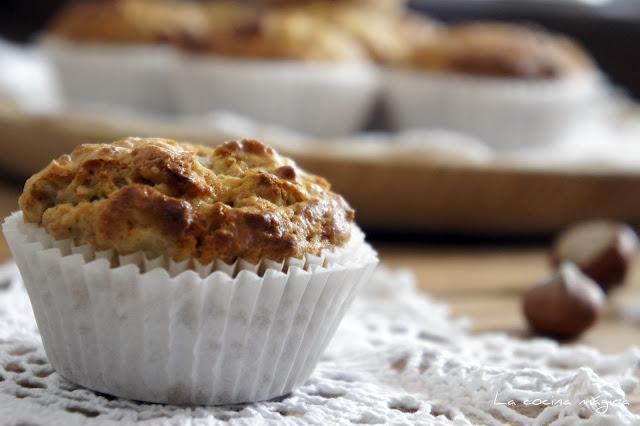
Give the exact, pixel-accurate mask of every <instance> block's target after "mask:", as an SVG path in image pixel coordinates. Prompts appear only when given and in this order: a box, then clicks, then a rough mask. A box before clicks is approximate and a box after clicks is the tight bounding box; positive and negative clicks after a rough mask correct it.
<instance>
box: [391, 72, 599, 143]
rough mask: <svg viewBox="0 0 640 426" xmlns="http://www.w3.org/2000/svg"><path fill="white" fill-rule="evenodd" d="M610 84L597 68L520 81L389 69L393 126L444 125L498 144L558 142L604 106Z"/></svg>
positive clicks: (436, 126) (597, 113)
mask: <svg viewBox="0 0 640 426" xmlns="http://www.w3.org/2000/svg"><path fill="white" fill-rule="evenodd" d="M605 97H606V90H605V88H604V84H603V82H602V80H601V78H600V76H598V75H596V74H593V73H586V72H585V73H584V75H580V76H575V77H573V78H567V79H565V80H562V81H538V82H535V81H522V80H515V79H499V78H481V77H473V76H464V75H456V74H445V73H438V74H436V73H429V72H415V71H407V70H390V71H388V72H387V74H386V102H387V110H388V113H389V116H390V122H391V123H392V126H393V127H394V129H395V130H406V129H419V128H445V129H450V130H456V131H460V132H463V133H466V134H468V135H470V136H473V137H476V138H479V139H481V140H483V141H484V142H486V143H487V144H489V145H491V146H494V147H497V148H505V147H514V146H523V145H536V144H544V143H555V142H558V141H561V140H564V138H566V137H568V135H570V134H571V132H573V131H575V130H576V129H578V128H579V127H580V125H581V124H583V123H585V122H586V121H589V120H593V119H597V118H598V116H599V115H600V113H601V112H602V106H603V104H604V102H602V100H603V98H605Z"/></svg>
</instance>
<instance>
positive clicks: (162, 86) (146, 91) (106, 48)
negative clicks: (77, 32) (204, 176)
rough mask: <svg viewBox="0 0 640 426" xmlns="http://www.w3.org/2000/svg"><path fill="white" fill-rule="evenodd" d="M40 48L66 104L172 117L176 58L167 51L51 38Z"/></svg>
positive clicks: (45, 39) (143, 46)
mask: <svg viewBox="0 0 640 426" xmlns="http://www.w3.org/2000/svg"><path fill="white" fill-rule="evenodd" d="M38 48H39V49H40V51H41V52H42V53H43V54H44V55H45V57H46V58H47V59H48V61H49V62H50V63H51V65H52V67H53V70H54V72H55V75H56V78H57V81H58V84H59V86H60V89H61V92H62V95H63V97H64V101H65V102H66V103H67V104H70V105H93V106H101V105H111V106H119V107H121V108H127V109H134V110H141V111H144V112H146V113H175V112H176V111H177V107H176V101H175V98H174V94H173V89H172V83H171V79H172V78H173V76H174V73H175V70H174V69H175V67H177V65H178V54H177V52H176V51H175V49H174V48H172V47H170V46H161V45H157V46H154V45H152V44H146V45H145V44H131V45H117V44H105V43H89V42H87V43H78V42H72V41H65V40H61V39H57V38H55V37H46V38H43V39H42V40H40V42H39V44H38Z"/></svg>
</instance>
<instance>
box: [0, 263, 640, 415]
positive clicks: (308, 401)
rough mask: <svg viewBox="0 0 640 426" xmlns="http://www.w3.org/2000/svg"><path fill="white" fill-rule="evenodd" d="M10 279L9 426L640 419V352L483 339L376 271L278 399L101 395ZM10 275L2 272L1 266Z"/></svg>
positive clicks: (2, 310) (0, 385)
mask: <svg viewBox="0 0 640 426" xmlns="http://www.w3.org/2000/svg"><path fill="white" fill-rule="evenodd" d="M6 271H8V273H9V275H11V276H12V277H13V279H11V280H4V285H3V281H2V280H1V279H0V423H1V424H2V425H11V426H18V425H22V426H25V425H29V426H35V425H65V426H73V425H80V424H87V425H111V424H114V425H115V424H127V423H136V424H148V425H156V424H162V425H194V426H195V425H213V424H222V423H226V422H228V423H230V424H234V425H235V424H243V425H252V424H265V423H267V424H271V423H273V424H276V423H277V424H314V425H333V424H338V425H341V424H344V425H350V424H398V425H400V424H407V425H469V424H483V425H494V424H505V423H507V424H516V425H549V424H553V425H609V424H614V425H617V424H623V425H624V424H628V425H632V424H636V425H637V424H640V416H636V415H634V414H632V413H631V412H630V411H629V409H628V408H629V407H628V405H627V403H626V400H625V398H626V393H628V392H631V391H632V390H633V388H634V387H635V386H636V383H637V379H636V377H635V369H636V367H637V365H638V361H639V360H640V350H639V349H638V348H633V349H630V350H629V351H627V352H624V353H620V354H615V355H603V354H601V353H599V352H598V351H596V350H594V349H590V348H587V347H562V346H558V345H557V344H556V343H554V342H552V341H549V340H530V341H520V340H517V339H515V338H511V337H507V336H505V335H501V334H491V335H480V336H473V335H471V334H469V333H468V332H467V331H466V326H465V322H464V321H460V320H453V319H451V318H450V316H449V313H448V310H447V307H446V306H444V305H442V304H441V303H438V302H436V301H434V300H432V299H430V298H428V297H427V296H424V295H422V294H420V293H419V292H417V290H416V289H415V287H414V278H413V276H412V275H411V274H409V273H403V272H390V271H388V270H385V269H384V268H380V269H378V271H377V272H376V273H375V275H374V277H373V279H372V282H371V283H370V285H369V286H368V287H367V288H366V290H365V291H364V292H363V294H361V295H360V297H359V298H358V300H357V301H356V302H355V304H354V306H353V307H352V309H351V310H350V312H349V313H348V314H347V317H346V318H345V320H344V322H343V325H342V326H341V328H340V329H339V330H338V332H337V335H336V338H335V339H334V341H333V342H332V344H331V346H330V348H329V349H328V351H327V353H326V354H325V356H324V357H323V360H322V361H321V362H320V364H319V365H318V367H317V369H316V371H315V373H314V375H313V376H312V378H311V379H309V381H308V382H307V383H306V384H305V385H304V386H302V387H301V388H299V389H298V390H296V391H295V392H293V393H292V394H291V395H288V396H285V397H283V398H280V399H279V400H277V401H270V402H263V403H257V404H250V405H243V406H232V407H193V408H186V407H175V406H166V405H156V404H146V403H137V402H133V401H128V400H120V399H116V398H113V397H110V396H108V395H103V394H97V393H95V392H92V391H89V390H86V389H83V388H81V387H79V386H76V385H74V384H73V383H70V382H67V381H66V380H64V379H62V378H61V377H60V376H58V375H57V374H56V373H55V372H54V371H53V369H52V368H51V367H50V366H49V364H48V362H47V359H46V357H45V354H44V352H43V349H42V344H41V341H40V337H39V335H38V331H37V328H36V325H35V321H34V319H33V315H32V311H31V306H30V304H29V300H28V297H27V295H26V292H25V290H24V289H23V287H22V284H21V283H20V282H19V279H18V278H17V273H16V271H15V267H13V265H10V266H9V267H8V268H5V272H6ZM0 275H2V274H0Z"/></svg>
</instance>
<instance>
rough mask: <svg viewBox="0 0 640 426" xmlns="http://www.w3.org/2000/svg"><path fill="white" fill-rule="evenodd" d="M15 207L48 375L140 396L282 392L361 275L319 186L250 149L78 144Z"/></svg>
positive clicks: (15, 228) (346, 226)
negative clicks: (51, 371)
mask: <svg viewBox="0 0 640 426" xmlns="http://www.w3.org/2000/svg"><path fill="white" fill-rule="evenodd" d="M20 205H21V207H22V208H23V209H24V210H23V211H21V212H17V213H14V214H13V215H11V216H10V217H9V218H7V219H6V220H5V222H4V224H3V227H2V228H3V232H4V234H5V237H6V239H7V242H8V243H9V246H10V247H11V250H12V252H13V254H14V257H15V259H16V263H17V264H18V267H19V269H20V271H21V274H22V276H23V280H24V283H25V285H26V287H27V289H28V291H29V296H30V299H31V303H32V305H33V309H34V313H35V315H36V320H37V322H38V327H39V330H40V334H41V335H42V338H43V343H44V346H45V350H46V352H47V356H48V358H49V359H50V361H51V364H52V365H53V366H54V367H55V368H56V370H57V371H58V373H59V374H61V375H62V376H63V377H65V378H67V379H68V380H71V381H73V382H75V383H79V384H81V385H83V386H86V387H88V388H90V389H93V390H97V391H100V392H105V393H109V394H113V395H117V396H120V397H124V398H130V399H135V400H141V401H152V402H165V403H173V404H230V403H240V402H252V401H260V400H265V399H271V398H274V397H276V396H280V395H284V394H286V393H288V392H290V391H291V390H292V389H293V388H295V387H296V386H298V385H300V384H302V383H303V382H304V381H305V380H306V379H307V378H308V377H309V376H310V374H311V372H312V371H313V368H314V366H315V365H316V363H317V361H318V359H319V357H320V355H321V354H322V352H323V351H324V349H325V347H326V346H327V344H328V343H329V341H330V340H331V337H332V336H333V333H334V332H335V330H336V328H337V326H338V324H339V323H340V321H341V319H342V316H343V315H344V313H345V311H346V309H347V308H348V307H349V305H350V303H351V301H352V300H353V298H354V296H355V294H356V292H357V290H358V289H359V287H360V286H361V285H362V284H363V283H364V282H366V281H367V279H368V277H369V276H370V274H371V272H372V271H373V268H374V267H375V265H376V264H377V255H376V253H375V252H374V251H373V249H372V248H371V247H370V246H369V245H368V244H366V243H365V242H364V236H363V234H362V232H361V231H360V230H359V229H358V228H357V227H356V226H355V225H353V210H351V209H350V208H349V206H348V205H347V203H346V202H345V201H344V200H343V199H342V198H341V197H340V196H339V195H337V194H335V193H333V192H331V190H330V188H329V185H328V183H327V182H326V181H325V180H324V179H322V178H319V177H316V176H313V175H310V174H307V173H305V172H303V171H302V170H300V169H299V168H297V167H296V166H295V164H294V163H293V162H292V161H291V160H289V159H286V158H283V157H280V156H278V155H277V154H276V153H275V152H274V151H273V150H272V149H271V148H268V147H266V146H265V145H263V144H261V143H260V142H257V141H252V140H244V141H239V142H238V141H234V142H227V143H225V144H223V145H221V146H220V147H218V148H216V149H211V148H206V147H202V146H195V145H190V144H180V143H177V142H174V141H169V140H164V139H138V138H129V139H125V140H122V141H118V142H115V143H113V144H100V145H83V146H80V147H78V148H77V149H76V150H75V151H74V152H73V153H71V155H67V156H63V157H61V158H59V159H58V160H55V161H53V162H52V163H51V164H50V165H49V166H48V167H47V168H45V169H44V170H43V171H42V172H40V173H38V174H36V175H35V176H33V177H32V178H31V179H30V180H29V181H28V183H27V185H26V186H25V191H24V193H23V195H22V197H21V198H20ZM156 256H157V257H156Z"/></svg>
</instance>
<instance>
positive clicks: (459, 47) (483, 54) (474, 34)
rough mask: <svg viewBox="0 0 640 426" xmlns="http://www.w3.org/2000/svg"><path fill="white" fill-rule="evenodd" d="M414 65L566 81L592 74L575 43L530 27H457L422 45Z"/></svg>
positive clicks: (412, 60)
mask: <svg viewBox="0 0 640 426" xmlns="http://www.w3.org/2000/svg"><path fill="white" fill-rule="evenodd" d="M408 65H409V66H410V67H412V68H416V69H421V70H425V71H441V72H453V73H460V74H468V75H474V76H486V77H497V78H515V79H534V80H536V79H560V78H564V77H568V76H571V75H573V74H576V73H580V72H584V71H585V70H588V71H591V69H592V66H593V65H592V62H591V59H590V58H589V56H588V55H587V53H586V52H584V51H583V50H582V49H581V48H580V47H579V46H577V45H576V44H575V43H574V42H573V41H572V40H570V39H567V38H564V37H561V36H552V35H551V34H549V33H546V32H543V31H541V30H537V29H534V28H531V27H526V26H516V25H508V24H496V23H471V24H461V25H454V26H451V27H449V28H447V29H446V31H441V32H440V34H439V36H438V37H433V38H431V39H426V43H423V44H421V45H419V46H418V47H416V48H415V49H414V50H413V52H412V55H411V57H410V58H409V63H408Z"/></svg>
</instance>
